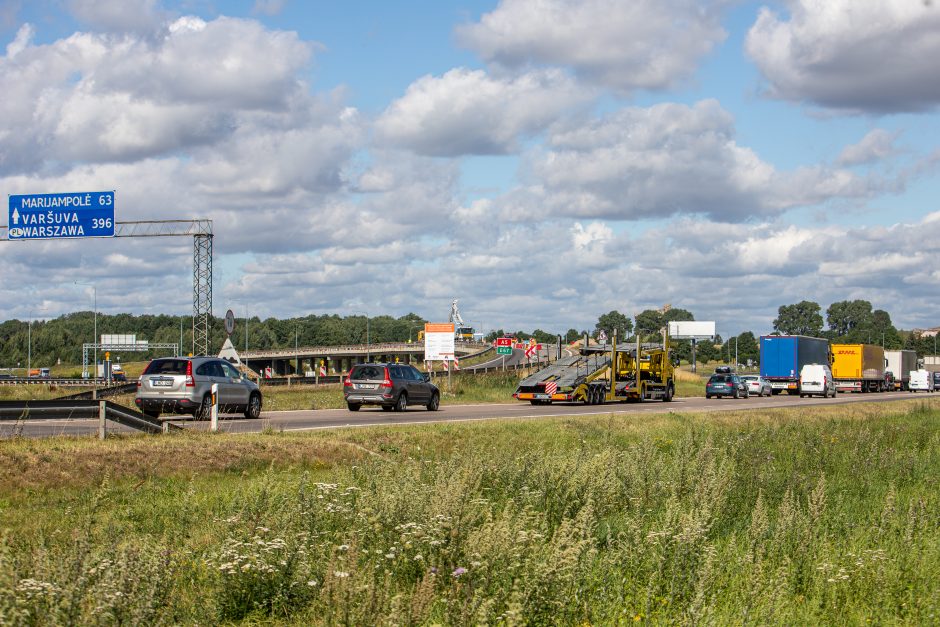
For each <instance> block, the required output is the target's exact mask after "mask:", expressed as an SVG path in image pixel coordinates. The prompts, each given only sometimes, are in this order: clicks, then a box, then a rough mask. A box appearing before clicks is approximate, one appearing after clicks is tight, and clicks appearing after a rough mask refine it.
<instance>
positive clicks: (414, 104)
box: [376, 69, 591, 156]
mask: <svg viewBox="0 0 940 627" xmlns="http://www.w3.org/2000/svg"><path fill="white" fill-rule="evenodd" d="M590 98H591V94H590V93H588V92H585V90H583V88H581V87H579V86H578V85H577V84H576V83H575V82H574V81H572V80H571V79H570V77H568V76H567V75H565V74H564V73H562V72H559V71H539V72H530V73H526V74H523V75H521V76H517V77H514V78H494V77H492V76H490V75H488V74H487V73H486V72H483V71H482V70H468V69H454V70H451V71H449V72H447V73H446V74H444V75H443V76H441V77H440V78H436V77H433V76H424V77H422V78H420V79H418V80H417V81H415V82H414V83H412V84H411V85H410V86H409V87H408V90H407V92H406V93H405V95H404V96H402V97H401V98H400V99H398V100H396V101H395V102H393V103H392V104H391V105H390V106H389V107H388V109H386V110H385V112H384V113H383V114H382V115H381V116H380V117H379V119H378V120H377V121H376V133H377V136H378V138H379V141H380V142H384V143H387V144H390V145H394V146H397V147H401V148H408V149H410V150H413V151H414V152H416V153H418V154H423V155H434V156H457V155H465V154H476V155H482V154H505V153H508V152H513V151H515V150H516V149H517V148H518V140H519V139H520V137H524V136H527V135H532V134H535V133H538V132H540V131H542V130H543V129H544V128H545V127H546V126H548V125H549V124H550V123H551V122H553V121H555V120H556V119H557V118H558V117H559V116H560V115H562V114H564V113H566V112H568V111H570V110H571V109H572V108H573V107H577V106H579V105H581V104H583V103H585V102H586V101H588V100H589V99H590Z"/></svg>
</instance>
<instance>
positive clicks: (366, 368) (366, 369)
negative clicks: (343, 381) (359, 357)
mask: <svg viewBox="0 0 940 627" xmlns="http://www.w3.org/2000/svg"><path fill="white" fill-rule="evenodd" d="M349 378H350V379H366V380H373V379H384V378H385V366H370V365H367V364H363V365H359V366H353V369H352V373H351V374H350V375H349Z"/></svg>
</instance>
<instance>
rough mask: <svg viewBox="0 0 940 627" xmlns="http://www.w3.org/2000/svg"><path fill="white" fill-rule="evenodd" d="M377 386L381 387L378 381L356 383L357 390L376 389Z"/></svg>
mask: <svg viewBox="0 0 940 627" xmlns="http://www.w3.org/2000/svg"><path fill="white" fill-rule="evenodd" d="M377 387H379V384H378V383H357V384H356V389H357V390H374V389H375V388H377Z"/></svg>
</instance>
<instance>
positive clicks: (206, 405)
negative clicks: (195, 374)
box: [194, 394, 212, 420]
mask: <svg viewBox="0 0 940 627" xmlns="http://www.w3.org/2000/svg"><path fill="white" fill-rule="evenodd" d="M194 418H195V419H196V420H209V419H210V418H212V395H211V394H206V395H205V396H203V397H202V402H201V403H199V409H197V410H196V415H195V416H194Z"/></svg>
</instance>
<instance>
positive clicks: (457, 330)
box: [447, 298, 473, 342]
mask: <svg viewBox="0 0 940 627" xmlns="http://www.w3.org/2000/svg"><path fill="white" fill-rule="evenodd" d="M447 321H448V322H453V323H454V339H457V340H466V341H468V342H469V341H471V340H473V327H471V326H469V325H468V324H467V323H466V322H464V321H463V317H462V316H461V315H460V309H458V308H457V299H456V298H455V299H454V301H453V302H452V303H451V304H450V318H449V319H448V320H447Z"/></svg>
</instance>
